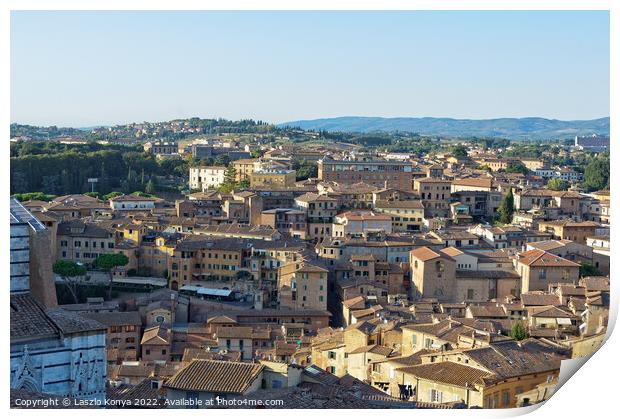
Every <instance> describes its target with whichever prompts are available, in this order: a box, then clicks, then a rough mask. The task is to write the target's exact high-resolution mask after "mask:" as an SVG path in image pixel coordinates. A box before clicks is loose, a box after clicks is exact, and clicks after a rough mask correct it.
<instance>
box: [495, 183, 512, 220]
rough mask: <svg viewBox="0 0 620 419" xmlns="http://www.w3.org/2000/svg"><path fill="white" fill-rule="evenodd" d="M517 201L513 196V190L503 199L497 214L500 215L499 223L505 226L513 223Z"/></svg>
mask: <svg viewBox="0 0 620 419" xmlns="http://www.w3.org/2000/svg"><path fill="white" fill-rule="evenodd" d="M514 208H515V199H514V196H513V195H512V188H510V189H509V190H508V193H507V194H506V195H505V196H504V198H503V199H502V202H501V203H500V204H499V208H498V209H497V213H498V214H499V221H500V222H501V223H504V224H510V223H511V222H512V214H513V213H514V210H515V209H514Z"/></svg>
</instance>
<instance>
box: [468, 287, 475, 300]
mask: <svg viewBox="0 0 620 419" xmlns="http://www.w3.org/2000/svg"><path fill="white" fill-rule="evenodd" d="M467 299H468V300H473V299H474V290H473V289H471V288H470V289H468V290H467Z"/></svg>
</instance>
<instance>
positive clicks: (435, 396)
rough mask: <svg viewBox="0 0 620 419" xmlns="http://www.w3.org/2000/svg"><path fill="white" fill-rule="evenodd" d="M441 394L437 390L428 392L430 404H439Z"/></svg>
mask: <svg viewBox="0 0 620 419" xmlns="http://www.w3.org/2000/svg"><path fill="white" fill-rule="evenodd" d="M441 399H442V393H441V391H439V390H435V389H431V391H430V401H431V402H432V403H441Z"/></svg>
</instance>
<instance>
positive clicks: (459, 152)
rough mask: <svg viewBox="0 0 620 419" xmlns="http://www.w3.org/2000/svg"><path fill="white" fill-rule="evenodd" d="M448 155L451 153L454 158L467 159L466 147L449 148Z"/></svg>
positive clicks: (459, 145) (458, 145)
mask: <svg viewBox="0 0 620 419" xmlns="http://www.w3.org/2000/svg"><path fill="white" fill-rule="evenodd" d="M450 153H452V155H453V156H454V157H467V147H465V146H464V145H462V144H457V145H455V146H452V147H451V148H450Z"/></svg>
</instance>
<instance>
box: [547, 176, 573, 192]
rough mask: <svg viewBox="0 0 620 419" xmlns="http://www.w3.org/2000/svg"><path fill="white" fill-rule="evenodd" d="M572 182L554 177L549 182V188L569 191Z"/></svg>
mask: <svg viewBox="0 0 620 419" xmlns="http://www.w3.org/2000/svg"><path fill="white" fill-rule="evenodd" d="M569 186H570V183H568V182H567V181H565V180H562V179H557V178H553V179H550V180H549V182H547V188H549V189H551V190H552V191H567V190H568V187H569Z"/></svg>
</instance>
